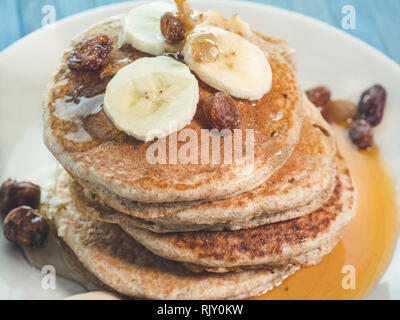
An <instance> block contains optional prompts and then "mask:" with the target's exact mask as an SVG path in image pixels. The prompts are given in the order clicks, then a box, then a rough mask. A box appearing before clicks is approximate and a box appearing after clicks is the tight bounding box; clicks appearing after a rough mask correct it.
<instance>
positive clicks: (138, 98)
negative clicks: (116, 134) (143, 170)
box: [104, 56, 199, 141]
mask: <svg viewBox="0 0 400 320" xmlns="http://www.w3.org/2000/svg"><path fill="white" fill-rule="evenodd" d="M198 102H199V84H198V82H197V79H196V77H195V76H194V75H193V74H192V73H191V72H190V69H189V68H188V67H187V66H186V65H185V64H183V63H181V62H178V61H176V60H174V59H172V58H169V57H165V56H160V57H155V58H141V59H138V60H136V61H134V62H132V63H131V64H129V65H127V66H125V67H123V68H122V69H121V70H119V71H118V72H117V74H116V75H115V76H114V77H113V78H112V79H111V81H110V82H109V84H108V86H107V89H106V93H105V96H104V111H105V113H106V114H107V116H108V117H109V119H110V120H111V121H112V122H113V123H114V125H115V126H116V127H117V128H118V129H119V130H121V131H124V132H125V133H127V134H128V135H131V136H133V137H135V138H137V139H139V140H143V141H151V140H153V139H154V138H156V137H157V138H163V137H166V136H168V135H169V134H171V133H173V132H176V131H178V130H180V129H182V128H184V127H186V126H187V125H188V124H190V122H191V121H192V119H193V117H194V115H195V113H196V108H197V104H198Z"/></svg>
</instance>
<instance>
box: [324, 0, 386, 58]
mask: <svg viewBox="0 0 400 320" xmlns="http://www.w3.org/2000/svg"><path fill="white" fill-rule="evenodd" d="M385 2H386V1H385ZM327 4H328V6H329V8H330V11H331V13H332V15H333V17H334V19H335V21H334V24H335V25H336V26H337V27H338V28H341V29H342V20H343V18H344V16H345V14H343V13H342V8H343V7H344V6H346V5H352V6H353V7H354V8H355V10H356V11H355V12H356V29H355V30H351V29H350V30H344V31H346V32H348V33H350V34H351V35H354V36H356V37H357V38H360V39H361V40H364V41H366V42H367V43H369V44H370V45H372V46H374V47H375V48H377V49H378V50H380V51H382V52H384V53H386V54H387V53H388V51H387V49H386V47H385V45H384V43H383V41H382V40H381V38H380V36H379V32H377V29H376V23H375V18H374V14H376V13H374V12H372V11H371V9H370V7H369V6H368V5H366V4H367V3H366V1H365V0H335V1H327Z"/></svg>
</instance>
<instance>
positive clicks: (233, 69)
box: [183, 23, 272, 100]
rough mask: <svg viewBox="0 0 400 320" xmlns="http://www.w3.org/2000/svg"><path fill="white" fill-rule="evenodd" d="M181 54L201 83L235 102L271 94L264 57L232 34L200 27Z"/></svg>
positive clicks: (266, 61)
mask: <svg viewBox="0 0 400 320" xmlns="http://www.w3.org/2000/svg"><path fill="white" fill-rule="evenodd" d="M183 53H184V57H185V63H186V64H187V65H188V66H189V68H190V69H191V70H193V71H194V72H195V73H196V74H197V76H198V77H199V78H200V79H201V80H203V81H204V82H205V83H207V84H208V85H210V86H211V87H214V88H215V89H218V90H222V91H225V92H226V93H229V94H230V95H232V96H234V97H236V98H242V99H248V100H258V99H261V98H262V97H263V96H264V95H265V94H266V93H268V92H269V91H270V90H271V85H272V71H271V66H270V64H269V62H268V59H267V57H266V55H265V54H264V53H263V51H262V50H261V49H260V48H259V47H257V46H256V45H254V44H252V43H250V42H249V41H248V40H246V39H245V38H243V37H241V36H239V35H238V34H236V33H233V32H230V31H226V30H224V29H221V28H218V27H215V26H212V25H210V24H208V23H201V24H199V25H198V26H197V27H196V28H195V29H194V30H193V32H192V34H191V35H189V37H188V39H187V42H186V44H185V47H184V48H183Z"/></svg>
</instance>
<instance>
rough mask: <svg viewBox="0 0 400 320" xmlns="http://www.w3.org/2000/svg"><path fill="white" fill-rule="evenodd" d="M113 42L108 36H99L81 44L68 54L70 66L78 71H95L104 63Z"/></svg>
mask: <svg viewBox="0 0 400 320" xmlns="http://www.w3.org/2000/svg"><path fill="white" fill-rule="evenodd" d="M112 45H113V42H112V40H110V39H109V38H108V37H107V36H98V37H96V38H93V39H89V40H87V41H84V42H82V43H81V44H79V45H78V46H77V47H76V48H75V49H74V51H73V52H72V53H71V54H70V55H69V56H68V66H69V68H70V69H71V70H73V71H77V72H85V71H91V70H92V71H95V70H98V69H99V68H100V67H101V66H103V65H104V63H105V60H106V58H107V57H108V56H109V54H110V52H111V49H112Z"/></svg>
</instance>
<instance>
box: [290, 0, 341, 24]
mask: <svg viewBox="0 0 400 320" xmlns="http://www.w3.org/2000/svg"><path fill="white" fill-rule="evenodd" d="M292 6H293V10H294V11H296V12H298V13H302V14H305V15H307V16H310V17H313V18H315V19H318V20H321V21H324V22H326V23H329V24H334V18H333V16H332V14H331V13H330V11H329V9H328V7H327V1H326V0H313V1H310V0H292Z"/></svg>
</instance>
